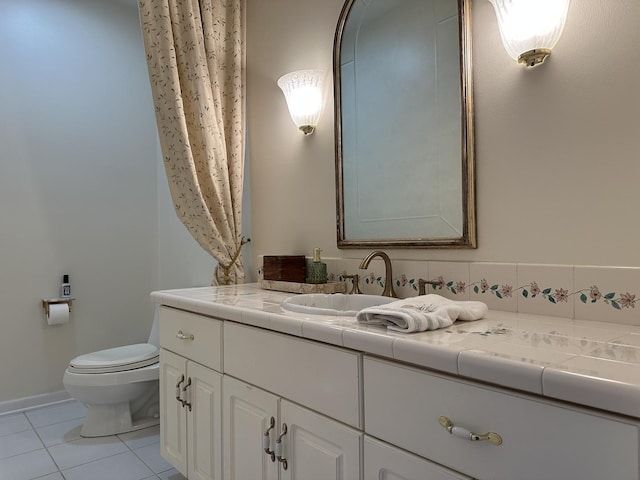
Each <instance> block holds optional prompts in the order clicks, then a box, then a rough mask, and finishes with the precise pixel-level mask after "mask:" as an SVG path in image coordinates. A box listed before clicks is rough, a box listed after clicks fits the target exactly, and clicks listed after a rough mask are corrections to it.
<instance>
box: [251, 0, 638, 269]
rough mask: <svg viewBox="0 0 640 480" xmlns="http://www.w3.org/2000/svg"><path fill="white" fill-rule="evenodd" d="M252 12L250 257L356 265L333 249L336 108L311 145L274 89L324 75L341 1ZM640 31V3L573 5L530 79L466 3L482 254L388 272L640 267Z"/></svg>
mask: <svg viewBox="0 0 640 480" xmlns="http://www.w3.org/2000/svg"><path fill="white" fill-rule="evenodd" d="M247 3H248V8H247V24H248V33H247V51H248V53H247V57H248V58H247V64H248V66H247V75H248V79H247V98H248V100H247V103H248V114H249V143H250V152H251V178H252V189H251V192H252V209H253V211H252V217H253V218H252V245H253V253H254V255H256V256H258V255H263V254H302V253H304V254H307V255H309V254H310V253H311V251H312V248H313V247H315V246H319V247H321V248H322V249H323V250H324V255H325V256H328V257H338V258H361V257H362V256H363V255H364V253H365V252H364V251H362V250H339V249H337V247H336V240H335V188H334V140H333V107H332V105H333V98H332V96H331V95H329V99H328V101H327V104H326V109H325V112H324V114H323V117H322V119H321V121H320V124H319V125H318V128H317V130H316V133H315V134H314V135H313V136H310V137H306V138H305V137H303V136H302V135H301V134H299V133H298V132H297V131H296V129H295V127H294V126H293V124H292V123H291V120H290V118H289V116H288V112H287V110H286V105H285V101H284V97H283V96H282V93H281V92H280V91H279V89H278V87H277V86H276V80H277V78H278V77H279V76H280V75H282V74H284V73H287V72H289V71H292V70H297V69H301V68H325V69H327V70H330V69H331V64H332V48H333V35H334V29H335V24H336V22H337V19H338V16H339V13H340V10H341V8H342V3H343V1H342V0H324V1H322V2H319V1H317V0H247ZM638 20H640V3H638V2H637V1H636V0H608V1H602V0H575V1H574V2H572V4H571V6H570V10H569V16H568V20H567V24H566V27H565V32H564V35H563V37H562V38H561V39H560V42H559V43H558V45H557V46H556V49H555V50H554V53H553V55H552V57H551V58H550V59H549V60H548V62H547V63H545V64H544V65H542V66H540V67H538V68H535V69H531V70H527V69H525V68H523V67H521V66H520V65H518V64H516V63H515V62H514V61H512V60H511V58H510V57H509V56H508V55H507V53H506V51H505V50H504V48H503V47H502V44H501V41H500V36H499V33H498V27H497V23H496V19H495V15H494V13H493V8H492V7H491V5H490V4H489V2H488V1H486V0H475V1H473V42H474V48H473V60H474V75H475V96H476V104H475V107H476V132H477V140H476V158H477V168H476V171H477V206H478V208H477V210H478V245H479V247H478V249H477V250H464V251H458V250H394V251H392V252H391V256H392V258H393V259H400V258H403V259H409V260H411V259H421V260H423V259H440V260H454V261H455V260H464V261H492V262H532V263H562V264H579V265H622V266H640V249H639V248H638V247H637V245H638V241H639V240H640V222H639V221H638V215H637V214H636V208H637V205H639V204H640V202H639V201H638V200H639V197H640V189H639V188H638V185H637V182H638V180H640V156H639V154H638V152H639V151H640V149H639V147H638V141H639V140H640V116H639V115H638V112H640V93H638V90H637V86H638V84H640V54H639V53H638V50H637V45H639V44H640V30H638V29H637V23H638ZM256 265H258V263H257V261H256Z"/></svg>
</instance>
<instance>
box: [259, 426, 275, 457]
mask: <svg viewBox="0 0 640 480" xmlns="http://www.w3.org/2000/svg"><path fill="white" fill-rule="evenodd" d="M275 427H276V419H275V418H273V417H271V421H270V423H269V428H267V429H266V430H265V431H264V437H263V438H262V448H263V449H264V453H266V454H267V455H269V456H270V457H271V461H272V462H275V461H276V454H275V452H274V451H273V450H271V434H270V432H271V430H273V429H274V428H275Z"/></svg>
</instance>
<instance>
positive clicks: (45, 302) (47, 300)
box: [42, 297, 75, 317]
mask: <svg viewBox="0 0 640 480" xmlns="http://www.w3.org/2000/svg"><path fill="white" fill-rule="evenodd" d="M74 300H75V298H74V297H69V298H43V299H42V308H44V313H45V314H46V316H47V317H48V316H49V307H50V306H51V305H55V304H58V303H66V304H67V305H69V311H71V304H72V303H73V301H74Z"/></svg>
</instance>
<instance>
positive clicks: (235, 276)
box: [139, 0, 245, 285]
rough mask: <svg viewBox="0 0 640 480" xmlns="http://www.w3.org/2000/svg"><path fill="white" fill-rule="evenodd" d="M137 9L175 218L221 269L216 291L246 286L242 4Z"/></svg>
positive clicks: (181, 3)
mask: <svg viewBox="0 0 640 480" xmlns="http://www.w3.org/2000/svg"><path fill="white" fill-rule="evenodd" d="M139 7H140V19H141V23H142V34H143V38H144V45H145V51H146V55H147V66H148V69H149V78H150V81H151V91H152V94H153V101H154V105H155V112H156V121H157V124H158V133H159V135H160V145H161V148H162V155H163V158H164V165H165V170H166V172H167V179H168V181H169V189H170V191H171V196H172V198H173V203H174V205H175V209H176V213H177V214H178V217H179V218H180V220H181V221H182V223H184V225H185V226H186V227H187V229H188V230H189V232H190V233H191V235H192V236H193V237H194V238H195V239H196V241H197V242H198V243H199V244H200V246H202V248H204V249H205V250H206V251H207V252H209V253H210V254H211V255H212V256H213V257H214V258H215V259H216V260H217V261H218V266H216V269H215V273H214V278H213V284H214V285H216V284H220V283H242V282H243V281H244V270H243V266H242V259H241V257H240V256H239V255H240V249H241V247H242V245H243V243H245V240H244V239H243V237H242V233H241V208H242V178H243V168H244V59H245V53H244V5H243V0H140V2H139ZM225 277H226V278H225Z"/></svg>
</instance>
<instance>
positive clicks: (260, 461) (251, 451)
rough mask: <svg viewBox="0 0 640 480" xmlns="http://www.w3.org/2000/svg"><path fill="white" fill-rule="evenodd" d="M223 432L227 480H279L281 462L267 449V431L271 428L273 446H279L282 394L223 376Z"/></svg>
mask: <svg viewBox="0 0 640 480" xmlns="http://www.w3.org/2000/svg"><path fill="white" fill-rule="evenodd" d="M223 391H224V401H223V412H224V413H223V420H222V421H223V432H224V434H223V435H224V437H223V438H224V440H223V442H224V448H223V452H224V462H223V463H224V479H225V480H248V479H251V480H277V478H278V463H277V462H275V463H274V462H272V461H271V457H270V456H269V455H267V454H266V453H265V452H264V449H263V438H264V433H265V431H267V429H269V425H270V421H271V418H272V417H273V419H274V422H275V425H274V428H272V429H271V430H270V431H269V438H270V446H271V449H272V450H273V448H275V440H276V431H277V429H278V425H279V418H278V406H279V400H278V397H276V396H275V395H272V394H270V393H268V392H265V391H264V390H260V389H259V388H256V387H253V386H251V385H248V384H246V383H244V382H241V381H239V380H235V379H233V378H231V377H229V376H227V375H225V376H224V378H223Z"/></svg>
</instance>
